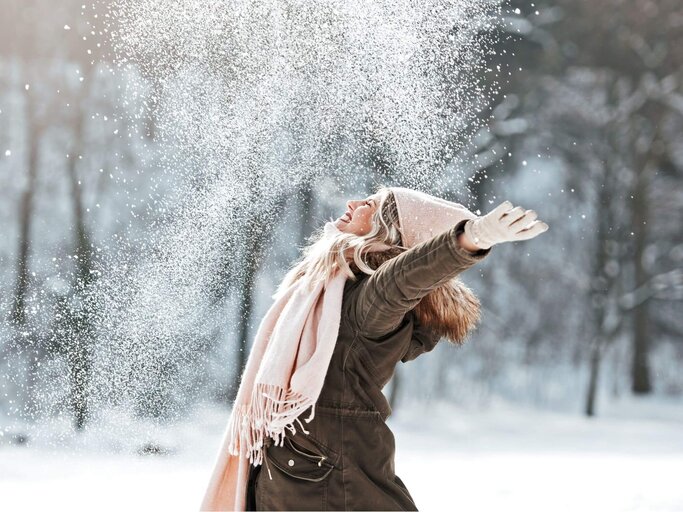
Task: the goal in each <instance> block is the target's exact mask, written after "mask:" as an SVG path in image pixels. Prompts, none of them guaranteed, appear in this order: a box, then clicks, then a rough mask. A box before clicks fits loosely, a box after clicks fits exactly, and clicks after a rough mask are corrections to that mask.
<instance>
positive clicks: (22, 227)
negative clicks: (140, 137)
mask: <svg viewBox="0 0 683 512" xmlns="http://www.w3.org/2000/svg"><path fill="white" fill-rule="evenodd" d="M36 101H37V100H36V98H35V95H34V93H33V92H32V91H28V92H27V94H26V125H27V127H28V129H27V133H26V143H27V162H26V188H25V189H24V192H23V194H22V196H21V200H20V203H19V243H18V246H19V247H18V251H17V277H16V283H15V285H14V295H13V298H12V306H11V309H10V314H9V319H10V322H11V323H12V324H13V325H14V343H13V344H14V345H15V346H16V347H17V348H18V349H19V350H20V351H21V352H24V354H25V357H26V358H27V361H28V372H27V374H26V404H25V410H26V415H27V417H28V418H34V417H35V414H36V412H37V403H36V387H37V373H38V360H39V357H40V355H41V354H40V352H39V347H38V343H37V340H36V333H35V332H33V331H32V330H31V329H30V326H29V325H28V324H29V320H28V316H27V314H26V299H27V294H28V285H29V275H30V257H31V227H32V225H33V214H34V199H35V192H36V187H37V177H38V159H39V153H40V142H41V139H42V128H41V125H40V123H39V122H38V120H37V118H36V115H37V114H36V105H35V103H36ZM24 333H26V334H24Z"/></svg>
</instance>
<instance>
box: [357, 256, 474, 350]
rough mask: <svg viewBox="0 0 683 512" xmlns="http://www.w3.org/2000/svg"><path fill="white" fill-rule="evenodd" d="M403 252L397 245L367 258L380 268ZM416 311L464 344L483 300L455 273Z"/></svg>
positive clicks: (428, 324) (443, 333) (440, 331)
mask: <svg viewBox="0 0 683 512" xmlns="http://www.w3.org/2000/svg"><path fill="white" fill-rule="evenodd" d="M402 252H404V250H403V249H397V248H391V249H388V250H386V251H379V252H369V253H366V254H365V255H364V259H365V262H366V263H367V264H368V266H370V268H372V269H377V268H379V266H380V265H381V264H382V263H384V262H385V261H388V260H390V259H391V258H394V257H396V256H398V255H399V254H401V253H402ZM349 265H350V267H351V270H353V272H355V273H360V272H361V271H360V270H359V269H358V267H357V266H356V264H355V263H354V262H351V263H350V264H349ZM413 314H414V315H415V316H416V317H417V319H418V322H419V323H420V324H422V325H423V326H424V327H426V328H428V329H429V330H430V331H432V332H433V333H434V334H437V335H439V336H441V337H443V338H446V339H447V340H448V341H450V342H451V343H453V344H455V345H462V344H463V343H465V341H466V339H467V336H468V335H469V333H470V332H471V331H473V330H474V328H475V327H476V325H477V323H478V322H479V320H480V316H481V303H480V301H479V299H478V298H477V296H476V295H475V294H474V292H473V291H472V290H471V289H470V288H469V287H468V286H467V285H465V283H463V282H462V281H461V280H460V278H459V277H454V278H453V279H451V280H450V281H449V282H448V283H446V284H444V285H442V286H440V287H438V288H436V289H434V290H432V291H431V292H429V293H428V294H427V295H425V296H424V297H423V298H422V300H421V301H420V302H419V303H418V305H417V306H415V308H414V309H413Z"/></svg>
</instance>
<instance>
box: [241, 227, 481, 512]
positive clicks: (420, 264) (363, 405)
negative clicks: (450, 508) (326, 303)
mask: <svg viewBox="0 0 683 512" xmlns="http://www.w3.org/2000/svg"><path fill="white" fill-rule="evenodd" d="M465 222H466V220H462V221H460V222H458V223H457V224H456V225H455V226H453V227H452V228H451V229H449V230H447V231H445V232H443V233H441V234H439V235H436V236H434V237H433V238H431V239H429V240H426V241H424V242H422V243H420V244H418V245H416V246H414V247H412V248H410V249H408V250H407V251H404V252H401V253H400V254H398V255H397V256H393V257H391V256H385V258H388V259H386V261H381V260H380V261H376V262H375V263H376V264H378V267H376V268H377V270H376V272H375V273H374V274H373V275H371V276H369V275H367V274H364V273H360V272H359V273H357V274H356V275H357V280H355V281H354V280H347V282H346V286H345V289H344V296H343V302H342V314H341V323H340V327H339V334H338V338H337V342H336V347H335V350H334V353H333V355H332V359H331V362H330V365H329V368H328V371H327V374H326V378H325V382H324V384H323V387H322V390H321V394H320V397H319V399H318V401H317V402H316V405H315V417H314V419H313V420H312V421H311V422H310V423H305V422H304V423H303V424H304V425H305V428H306V429H307V430H308V432H309V434H305V433H303V432H301V431H300V430H299V431H298V432H297V433H296V434H295V435H291V434H289V435H288V436H287V437H286V438H285V442H284V444H283V445H282V446H274V445H272V444H269V445H268V446H267V448H266V450H265V459H264V464H262V465H260V466H257V467H251V470H250V478H249V486H248V491H247V510H418V508H417V504H416V503H415V502H414V501H413V499H412V497H411V494H410V492H409V491H408V489H407V488H406V486H405V485H404V484H403V482H402V481H401V479H400V478H399V477H398V476H397V475H396V473H395V471H394V456H395V444H394V436H393V434H392V432H391V430H390V429H389V427H388V426H387V424H386V423H385V422H386V419H387V418H388V416H389V415H390V414H391V408H390V407H389V403H388V402H387V400H386V398H385V396H384V395H383V394H382V388H383V387H384V386H385V385H386V384H387V383H388V382H389V380H390V379H391V377H392V375H393V373H394V370H395V367H396V365H397V363H398V362H399V361H402V362H407V361H410V360H412V359H415V358H416V357H418V356H419V355H420V354H422V353H425V352H429V351H431V350H432V349H433V348H434V347H435V346H436V344H437V343H438V341H439V340H440V339H442V338H444V337H445V338H448V339H450V341H452V342H454V343H462V341H463V340H464V338H465V337H466V336H467V334H468V332H469V331H470V330H471V329H472V328H473V327H474V326H475V324H476V323H477V322H478V320H479V301H478V300H477V298H476V297H475V296H474V294H473V293H472V292H471V291H470V290H469V289H468V288H467V287H466V286H465V285H464V284H463V283H462V282H461V281H460V280H459V279H457V276H458V275H459V274H460V273H462V272H463V271H465V270H467V269H468V268H470V267H471V266H473V265H474V264H475V263H477V262H478V261H481V260H482V259H484V258H485V257H486V256H487V255H488V254H489V253H490V252H491V249H487V250H480V251H478V252H477V253H471V252H469V251H467V250H465V249H464V248H462V247H461V246H459V244H458V243H457V238H456V237H457V235H458V234H459V233H461V232H462V231H463V229H464V224H465ZM378 254H379V253H378ZM375 257H380V258H381V257H382V256H381V255H380V256H377V255H375ZM369 263H370V262H369ZM371 266H372V265H371ZM309 415H310V410H309V411H306V412H305V413H304V414H303V415H302V417H301V418H302V420H303V418H306V417H308V416H309Z"/></svg>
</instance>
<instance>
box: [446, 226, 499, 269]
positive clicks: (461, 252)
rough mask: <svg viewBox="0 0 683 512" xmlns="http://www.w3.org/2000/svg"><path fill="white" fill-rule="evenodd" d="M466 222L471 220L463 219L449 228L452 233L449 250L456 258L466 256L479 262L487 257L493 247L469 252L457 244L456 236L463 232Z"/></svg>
mask: <svg viewBox="0 0 683 512" xmlns="http://www.w3.org/2000/svg"><path fill="white" fill-rule="evenodd" d="M468 220H471V219H463V220H461V221H460V222H458V223H457V224H456V225H455V226H453V227H452V228H451V230H452V232H453V236H452V237H451V242H452V244H451V248H452V249H453V251H454V252H455V253H456V254H457V255H458V256H466V257H470V258H474V259H475V260H477V261H479V260H482V259H484V258H485V257H486V256H488V254H489V253H490V252H491V249H492V248H493V246H491V247H489V248H488V249H479V250H478V251H477V252H470V251H468V250H467V249H465V248H464V247H462V246H461V245H460V244H459V243H458V235H460V233H464V232H465V224H466V223H467V221H468Z"/></svg>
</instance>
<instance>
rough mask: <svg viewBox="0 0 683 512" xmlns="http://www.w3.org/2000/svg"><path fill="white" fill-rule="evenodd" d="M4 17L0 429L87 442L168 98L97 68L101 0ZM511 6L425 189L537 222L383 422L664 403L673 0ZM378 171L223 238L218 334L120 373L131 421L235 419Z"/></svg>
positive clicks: (410, 377) (150, 227) (681, 352)
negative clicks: (457, 338)
mask: <svg viewBox="0 0 683 512" xmlns="http://www.w3.org/2000/svg"><path fill="white" fill-rule="evenodd" d="M2 5H3V8H2V16H1V17H0V222H1V226H2V231H1V232H2V239H1V242H0V267H1V269H2V270H1V273H0V287H1V289H2V293H0V310H2V313H3V322H2V324H1V326H0V413H1V414H2V419H0V422H3V423H5V424H6V425H9V424H14V422H16V421H18V419H21V420H23V421H27V422H29V423H30V422H37V423H40V422H43V421H46V420H48V419H49V418H51V417H54V416H56V415H62V416H64V415H66V416H68V418H69V421H70V422H71V424H72V425H73V426H74V427H75V428H76V429H83V428H85V427H87V425H88V423H89V421H90V420H91V418H92V417H93V415H94V414H95V413H96V411H97V407H98V406H99V404H98V397H97V390H96V389H94V388H93V385H92V382H93V378H92V375H91V372H92V371H93V370H92V368H93V365H92V358H93V357H94V355H95V354H97V353H98V350H99V347H100V343H101V340H100V334H101V333H100V332H99V331H97V330H96V329H95V328H94V327H93V325H94V324H95V323H96V322H97V321H98V320H97V319H101V317H102V316H106V315H107V314H108V311H98V310H97V309H98V303H96V302H93V301H91V300H89V295H88V289H89V288H90V287H92V286H94V284H95V283H96V282H97V281H98V280H99V279H102V278H103V277H105V276H106V275H107V273H108V272H112V269H111V268H110V266H109V265H108V264H107V262H108V261H111V259H109V258H108V255H110V254H113V253H115V252H121V251H125V252H126V253H127V255H128V256H127V257H128V260H127V261H135V260H136V258H145V257H146V254H145V253H144V250H146V249H143V247H144V244H141V240H145V239H150V237H152V235H153V233H154V232H155V231H156V230H157V229H158V228H159V226H160V225H163V224H164V222H166V221H167V219H168V218H169V216H170V217H172V216H173V211H169V210H168V209H167V208H166V207H164V208H158V207H156V206H155V204H156V199H155V198H158V197H166V198H169V197H173V195H174V193H175V189H174V183H173V179H172V176H169V175H167V174H166V172H165V170H164V169H165V168H167V166H168V154H169V152H172V148H169V147H168V146H167V145H165V144H164V143H163V142H162V141H160V140H159V137H158V129H157V126H158V116H160V115H163V109H162V106H161V103H162V98H163V96H164V83H162V82H160V81H159V80H156V77H155V76H148V75H146V74H145V69H146V68H145V67H144V66H139V67H138V68H136V67H135V66H134V65H133V66H129V67H128V68H126V71H125V72H113V71H112V69H113V65H112V63H111V62H109V61H108V59H110V58H111V52H110V50H109V49H108V48H107V47H106V44H105V43H106V39H107V38H106V37H103V34H101V33H99V32H98V30H96V27H97V23H96V21H97V20H96V18H97V16H98V13H101V12H102V10H101V9H99V10H98V8H95V6H94V4H86V5H83V4H81V3H80V2H76V1H73V0H63V1H60V2H49V1H47V0H2ZM504 13H505V15H504V18H503V19H502V20H501V23H500V26H499V27H498V29H499V31H500V34H501V37H500V38H499V40H498V42H497V43H496V44H495V46H494V48H493V49H494V51H493V52H490V54H489V55H488V58H489V59H490V61H489V62H488V67H489V68H490V69H494V70H497V71H498V73H497V76H496V77H494V78H491V77H492V76H493V75H485V76H482V78H481V79H482V80H486V79H491V80H496V81H497V84H493V85H495V87H494V88H495V89H496V90H497V92H496V94H494V95H492V96H491V98H489V99H488V101H487V105H486V107H485V108H484V109H482V111H481V112H480V118H481V119H480V120H483V123H479V124H477V123H474V124H473V129H472V141H473V144H470V145H468V146H467V149H463V151H469V152H470V154H468V155H466V156H467V158H465V159H463V160H466V161H468V162H471V166H470V167H469V168H466V169H461V172H464V173H465V178H466V180H465V183H464V184H463V186H462V187H458V188H454V189H453V190H449V191H443V190H429V192H432V193H435V194H441V195H444V196H446V197H448V198H449V199H452V200H457V201H460V202H463V203H464V204H467V205H468V206H469V207H470V208H471V209H472V210H473V211H476V212H477V213H479V214H483V213H486V212H487V211H489V210H490V209H492V208H493V207H494V206H495V205H496V204H498V203H499V202H501V201H503V200H505V199H508V200H510V201H512V202H513V203H514V204H520V205H521V206H523V207H525V208H533V209H535V210H536V211H537V212H538V214H539V217H540V218H541V219H542V220H544V221H545V222H547V223H548V224H549V226H550V230H549V232H548V233H546V234H544V235H543V236H541V237H539V238H538V239H537V240H533V241H530V242H526V243H517V244H514V245H512V244H506V245H504V246H499V247H497V248H494V250H493V253H492V256H491V257H490V259H488V260H487V261H486V262H485V263H482V265H481V266H479V267H477V268H475V269H473V270H472V271H471V272H470V273H468V274H467V275H464V276H463V280H464V281H465V282H466V283H467V284H469V285H470V286H471V287H473V288H474V289H475V291H476V292H477V294H478V296H479V297H480V299H481V302H482V305H483V314H482V322H481V324H480V326H479V328H478V330H477V331H476V332H475V333H474V334H473V336H472V337H471V339H470V340H469V341H468V343H467V344H466V345H465V346H464V347H462V348H460V349H455V348H453V347H450V346H445V343H443V344H440V346H439V347H437V349H436V353H437V354H438V355H434V354H430V355H427V356H425V357H421V358H419V359H418V360H417V361H415V362H414V363H411V364H407V365H405V366H403V365H401V367H400V368H399V369H398V372H397V375H396V378H395V379H394V381H393V382H392V383H391V385H390V386H389V387H388V389H387V390H386V392H387V394H388V396H389V397H390V399H391V402H392V405H393V406H394V408H395V410H397V411H399V410H401V408H402V407H409V406H410V403H411V401H415V400H420V401H430V400H434V401H439V400H446V401H452V402H456V403H469V402H472V401H474V402H477V403H482V402H483V403H487V402H488V401H490V400H491V399H493V398H502V399H505V400H510V401H513V402H522V403H525V404H530V405H532V406H534V407H538V408H548V409H554V410H565V411H573V413H575V414H576V415H589V416H598V417H599V416H600V411H601V406H602V405H603V404H605V403H607V402H609V401H612V400H616V399H618V398H619V397H621V396H624V395H638V396H643V397H650V396H669V397H678V398H680V397H681V396H682V395H683V372H681V371H680V367H681V362H683V315H681V311H683V310H682V304H683V302H682V301H683V229H681V227H682V223H681V220H682V219H683V187H682V186H681V185H682V183H683V9H682V8H681V4H680V2H679V0H657V1H654V0H623V1H622V0H600V1H595V0H539V1H537V2H534V3H531V2H518V1H515V0H512V1H511V2H509V3H508V4H506V6H505V9H504ZM112 23H115V20H114V21H112ZM171 51H173V49H172V48H169V52H171ZM131 75H135V81H134V84H135V85H134V86H133V85H132V84H133V81H131V80H130V77H131ZM141 84H142V86H141ZM173 158H174V159H176V160H175V161H176V162H182V158H183V155H182V154H174V155H173ZM383 161H384V160H383V155H382V154H381V153H379V152H378V153H377V154H375V155H373V161H371V162H369V163H368V166H367V168H365V169H362V168H361V169H358V170H357V177H356V179H355V180H354V181H352V182H351V183H350V184H349V186H348V187H346V188H345V189H344V190H340V188H339V184H338V183H337V182H335V179H334V177H333V176H329V177H327V178H326V179H321V180H317V181H314V182H311V183H307V184H306V185H305V186H302V187H301V189H300V190H299V191H298V194H296V195H291V196H287V197H282V198H281V201H280V202H279V203H278V204H276V205H273V209H279V208H284V209H285V212H286V214H285V215H281V216H280V217H279V219H278V221H277V222H273V221H272V218H271V217H263V218H260V217H258V216H256V217H254V218H253V219H252V220H251V222H250V223H249V224H245V225H244V226H243V227H244V231H243V232H241V233H231V234H230V236H233V237H235V238H234V239H237V240H240V241H241V244H243V246H242V249H243V250H240V251H235V250H234V249H233V245H228V244H226V251H225V254H224V259H225V264H224V265H223V266H222V269H223V270H222V273H221V275H220V276H219V279H216V280H215V283H217V284H216V286H215V287H214V289H212V290H211V304H210V305H209V306H210V307H219V308H221V311H222V312H223V313H222V319H223V322H222V324H220V325H218V326H215V328H212V329H203V330H202V329H197V330H193V329H188V330H187V334H186V338H184V339H183V341H182V343H183V344H184V345H186V346H187V347H191V350H187V351H185V352H183V353H182V354H181V356H178V355H177V354H176V353H174V352H173V351H169V352H168V353H163V354H158V355H157V359H156V363H158V364H156V365H155V366H154V369H155V372H156V373H155V374H154V378H149V377H144V376H142V375H141V373H142V372H141V371H140V370H136V368H135V367H131V368H130V369H129V375H128V377H129V378H130V379H141V380H142V381H144V385H143V386H140V390H139V394H138V395H137V397H136V400H135V402H134V406H135V414H137V415H139V416H141V417H147V418H150V417H151V418H155V419H158V420H162V421H163V420H168V419H174V418H179V417H184V416H186V415H187V414H188V413H189V412H191V411H192V410H193V406H194V405H196V404H197V403H198V402H199V401H201V400H205V401H210V402H217V403H222V404H225V407H226V408H227V407H228V406H229V404H230V401H231V399H232V398H233V397H234V393H235V390H236V383H237V382H238V378H239V373H240V368H241V366H242V364H244V361H245V358H246V354H247V352H248V346H249V343H250V341H251V338H252V336H253V334H254V333H255V328H256V326H257V325H258V321H259V320H260V316H261V315H262V314H263V312H264V311H265V309H266V308H267V307H268V305H269V293H271V292H272V290H273V286H274V284H275V283H276V282H278V280H279V279H280V278H281V277H282V276H283V275H284V271H285V270H286V268H287V265H288V264H289V263H290V262H291V261H292V260H293V258H295V257H296V255H297V246H301V245H303V244H305V241H306V237H307V236H308V235H310V233H311V232H312V231H313V230H314V229H315V228H316V227H318V226H319V225H320V224H321V223H322V222H324V221H325V220H326V219H327V218H329V217H330V216H332V217H334V218H336V217H338V216H339V215H341V213H343V211H344V205H345V201H346V200H347V199H351V198H354V197H363V196H364V195H365V194H368V193H370V192H372V189H373V187H374V185H375V184H377V183H385V184H393V183H394V177H393V176H392V171H391V168H389V167H387V166H386V165H382V162H383ZM201 186H202V184H201V183H197V184H196V187H198V188H200V187H201ZM493 198H495V200H494V199H493ZM164 204H168V201H166V202H165V203H164ZM188 243H191V241H188ZM235 268H240V271H239V272H237V271H235ZM200 323H201V322H200ZM193 332H196V333H197V335H196V336H197V337H196V339H192V338H193V335H192V333H193ZM150 335H151V336H153V333H151V334H150ZM245 348H246V349H247V350H245ZM146 372H149V369H147V370H146ZM17 436H18V437H17ZM17 436H15V438H14V441H15V442H18V443H20V442H22V438H21V436H20V435H19V434H17ZM5 439H7V437H5Z"/></svg>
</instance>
